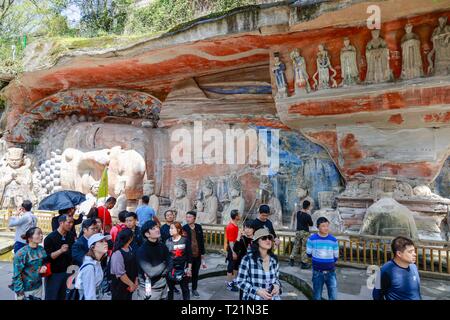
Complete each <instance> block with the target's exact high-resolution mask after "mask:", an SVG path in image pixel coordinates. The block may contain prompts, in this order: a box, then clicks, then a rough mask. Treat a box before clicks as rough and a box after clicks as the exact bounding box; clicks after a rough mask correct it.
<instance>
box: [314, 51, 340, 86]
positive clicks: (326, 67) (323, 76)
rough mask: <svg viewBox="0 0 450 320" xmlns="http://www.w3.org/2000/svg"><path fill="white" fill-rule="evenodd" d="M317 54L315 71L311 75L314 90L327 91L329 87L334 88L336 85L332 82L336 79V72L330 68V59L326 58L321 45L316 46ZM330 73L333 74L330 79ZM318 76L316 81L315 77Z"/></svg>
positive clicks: (325, 52) (326, 54) (326, 53)
mask: <svg viewBox="0 0 450 320" xmlns="http://www.w3.org/2000/svg"><path fill="white" fill-rule="evenodd" d="M318 48H319V52H317V58H316V64H317V71H316V73H315V74H314V75H313V80H314V88H315V89H316V90H321V89H328V88H330V81H331V87H332V88H336V87H337V83H336V80H334V77H336V70H335V69H334V68H333V67H332V66H331V62H330V57H329V56H328V51H327V50H326V49H325V47H324V46H323V44H319V46H318ZM330 71H331V72H332V73H333V74H332V75H331V77H330ZM317 75H318V77H319V80H318V81H317V80H316V76H317Z"/></svg>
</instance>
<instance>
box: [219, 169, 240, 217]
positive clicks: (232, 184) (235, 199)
mask: <svg viewBox="0 0 450 320" xmlns="http://www.w3.org/2000/svg"><path fill="white" fill-rule="evenodd" d="M228 183H229V187H228V188H229V189H228V200H227V202H228V204H227V205H226V206H225V209H224V210H223V212H222V224H228V223H229V222H230V220H231V217H230V214H231V210H238V212H239V213H240V214H241V216H242V215H243V214H244V209H245V200H244V197H242V184H241V182H240V181H239V179H238V177H237V176H236V175H232V176H231V177H230V179H229V181H228Z"/></svg>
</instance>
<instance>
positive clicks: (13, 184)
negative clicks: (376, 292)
mask: <svg viewBox="0 0 450 320" xmlns="http://www.w3.org/2000/svg"><path fill="white" fill-rule="evenodd" d="M30 166H31V160H30V159H29V158H27V157H25V156H24V151H23V149H22V148H9V149H8V150H7V152H6V156H5V160H3V161H2V166H1V167H0V195H1V198H0V204H1V208H2V209H7V208H8V207H9V206H10V205H14V207H16V206H19V205H21V203H22V202H23V200H31V201H34V200H35V198H34V195H33V192H32V183H33V176H32V174H31V170H30Z"/></svg>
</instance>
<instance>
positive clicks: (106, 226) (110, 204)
mask: <svg viewBox="0 0 450 320" xmlns="http://www.w3.org/2000/svg"><path fill="white" fill-rule="evenodd" d="M115 205H116V198H114V197H109V198H108V200H106V202H105V205H104V206H100V207H98V208H97V209H98V217H99V218H100V219H101V220H102V229H103V232H104V233H108V234H109V233H110V232H111V228H112V219H111V213H110V212H109V210H111V209H112V208H114V206H115Z"/></svg>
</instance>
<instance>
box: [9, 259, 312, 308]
mask: <svg viewBox="0 0 450 320" xmlns="http://www.w3.org/2000/svg"><path fill="white" fill-rule="evenodd" d="M223 263H224V257H223V256H220V255H214V254H213V255H210V256H209V257H208V259H207V265H208V268H207V269H206V270H202V271H201V273H202V274H203V273H205V272H211V271H217V270H222V269H223V267H224V264H223ZM11 278H12V264H11V263H9V262H0V300H14V293H13V292H12V291H11V290H10V289H9V288H8V285H9V284H10V283H11ZM225 281H226V277H225V276H217V277H212V278H205V279H201V280H200V281H199V285H198V292H199V294H200V299H199V300H239V293H238V292H231V291H228V290H227V289H226V288H225ZM282 285H283V288H284V293H283V296H282V298H283V299H285V300H307V298H306V297H305V296H304V295H303V293H301V292H300V291H299V290H297V289H296V288H295V287H293V286H292V285H290V284H288V283H287V282H284V281H283V282H282ZM178 288H179V287H178ZM175 299H176V300H181V299H182V296H181V293H180V294H176V295H175Z"/></svg>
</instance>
